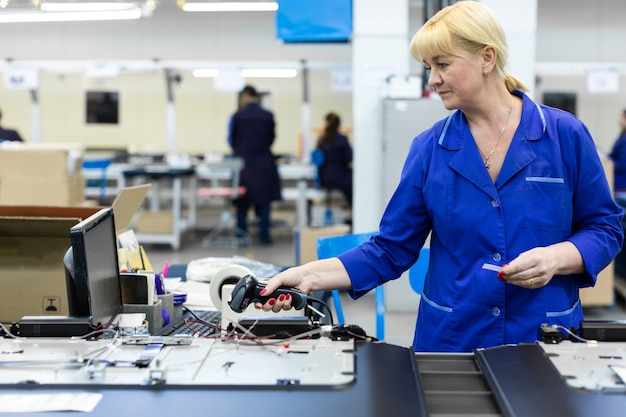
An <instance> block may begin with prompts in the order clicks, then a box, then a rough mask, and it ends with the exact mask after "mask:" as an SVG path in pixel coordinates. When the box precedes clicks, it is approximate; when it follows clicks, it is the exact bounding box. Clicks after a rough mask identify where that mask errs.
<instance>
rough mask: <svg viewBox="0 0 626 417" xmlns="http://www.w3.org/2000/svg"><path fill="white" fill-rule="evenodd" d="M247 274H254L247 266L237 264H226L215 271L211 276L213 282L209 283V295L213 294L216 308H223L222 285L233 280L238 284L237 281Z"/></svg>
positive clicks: (212, 299) (212, 298)
mask: <svg viewBox="0 0 626 417" xmlns="http://www.w3.org/2000/svg"><path fill="white" fill-rule="evenodd" d="M246 275H254V274H253V273H252V271H250V270H249V269H248V268H246V267H245V266H241V265H237V264H232V265H228V266H225V267H224V268H222V269H220V270H219V271H217V272H216V273H215V275H214V276H213V278H211V283H210V285H209V295H210V296H211V302H212V303H213V305H214V306H215V308H217V309H218V310H220V311H221V310H222V295H221V289H222V286H223V285H224V284H225V283H228V282H230V281H232V283H233V284H236V283H237V281H239V280H240V279H241V278H243V277H245V276H246Z"/></svg>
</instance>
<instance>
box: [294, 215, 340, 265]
mask: <svg viewBox="0 0 626 417" xmlns="http://www.w3.org/2000/svg"><path fill="white" fill-rule="evenodd" d="M348 233H350V226H348V225H345V224H336V225H333V226H325V227H303V228H300V229H296V231H295V237H294V245H295V252H296V253H295V258H296V259H295V265H302V264H305V263H307V262H311V261H315V260H316V259H317V238H320V237H328V236H341V235H345V234H348Z"/></svg>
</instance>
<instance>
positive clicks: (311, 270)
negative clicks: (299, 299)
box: [254, 258, 351, 312]
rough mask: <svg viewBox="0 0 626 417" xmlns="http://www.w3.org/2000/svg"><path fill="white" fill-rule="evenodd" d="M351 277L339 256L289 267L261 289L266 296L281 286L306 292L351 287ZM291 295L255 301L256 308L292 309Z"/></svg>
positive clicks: (277, 310) (275, 310)
mask: <svg viewBox="0 0 626 417" xmlns="http://www.w3.org/2000/svg"><path fill="white" fill-rule="evenodd" d="M350 284H351V283H350V278H349V277H348V273H347V272H346V270H345V268H344V266H343V264H342V263H341V261H340V260H339V259H338V258H330V259H324V260H319V261H313V262H309V263H308V264H305V265H301V266H296V267H293V268H289V269H287V270H285V271H283V272H281V273H279V274H277V275H276V276H274V277H273V278H271V279H270V280H269V281H268V282H267V285H266V286H265V288H264V289H263V290H262V291H261V295H262V296H264V297H267V296H270V295H271V294H272V293H273V292H274V291H276V289H278V288H279V287H287V288H294V289H296V290H298V291H301V292H303V293H305V294H308V293H310V292H312V291H321V290H332V289H346V288H350ZM292 301H293V300H292V298H291V296H289V295H286V296H285V295H280V296H278V297H271V298H270V299H269V300H267V301H266V302H265V304H261V303H255V305H254V306H255V308H257V309H262V310H263V311H274V312H279V311H280V310H289V309H291V307H292V306H291V302H292Z"/></svg>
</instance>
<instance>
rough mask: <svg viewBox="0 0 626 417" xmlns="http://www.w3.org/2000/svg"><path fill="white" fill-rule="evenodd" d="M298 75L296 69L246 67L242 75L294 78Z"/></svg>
mask: <svg viewBox="0 0 626 417" xmlns="http://www.w3.org/2000/svg"><path fill="white" fill-rule="evenodd" d="M296 75H298V71H296V70H295V69H244V70H241V76H242V77H244V78H294V77H295V76H296Z"/></svg>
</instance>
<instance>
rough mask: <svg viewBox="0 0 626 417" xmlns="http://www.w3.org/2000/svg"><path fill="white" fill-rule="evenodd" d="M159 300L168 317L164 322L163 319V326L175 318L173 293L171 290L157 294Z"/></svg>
mask: <svg viewBox="0 0 626 417" xmlns="http://www.w3.org/2000/svg"><path fill="white" fill-rule="evenodd" d="M159 300H161V302H162V303H163V309H164V310H165V311H167V317H168V318H169V322H168V323H165V319H164V322H163V326H164V327H165V326H167V325H168V324H169V323H172V322H174V321H175V320H176V317H175V316H176V313H175V311H174V294H173V293H171V292H166V293H165V294H161V295H159Z"/></svg>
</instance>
